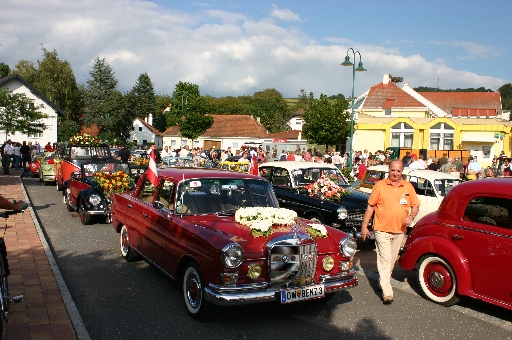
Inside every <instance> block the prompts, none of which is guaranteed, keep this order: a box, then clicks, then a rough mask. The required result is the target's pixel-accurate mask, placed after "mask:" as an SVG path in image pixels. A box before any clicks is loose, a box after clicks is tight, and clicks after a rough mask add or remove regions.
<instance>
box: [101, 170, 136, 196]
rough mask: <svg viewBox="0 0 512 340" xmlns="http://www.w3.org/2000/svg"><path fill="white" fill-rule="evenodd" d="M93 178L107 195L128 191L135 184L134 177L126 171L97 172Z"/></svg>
mask: <svg viewBox="0 0 512 340" xmlns="http://www.w3.org/2000/svg"><path fill="white" fill-rule="evenodd" d="M92 178H93V180H94V182H96V183H97V184H98V186H99V187H101V188H102V189H103V192H104V193H105V194H107V195H108V194H113V193H116V192H117V193H120V192H126V191H128V190H130V188H131V186H132V184H133V179H132V178H131V177H130V176H128V174H127V173H126V172H124V171H116V172H96V173H95V174H94V175H93V177H92Z"/></svg>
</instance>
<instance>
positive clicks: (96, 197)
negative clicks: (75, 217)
mask: <svg viewBox="0 0 512 340" xmlns="http://www.w3.org/2000/svg"><path fill="white" fill-rule="evenodd" d="M100 202H101V197H100V195H91V196H90V197H89V203H91V204H92V205H98V204H100Z"/></svg>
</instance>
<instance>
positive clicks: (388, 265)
mask: <svg viewBox="0 0 512 340" xmlns="http://www.w3.org/2000/svg"><path fill="white" fill-rule="evenodd" d="M404 238H405V234H392V233H386V232H384V231H375V245H376V246H377V270H378V271H379V277H380V278H379V283H380V287H381V288H382V296H383V297H386V296H393V288H392V287H391V273H392V272H393V267H394V266H395V261H396V258H397V257H398V252H399V251H400V247H401V246H402V242H403V240H404Z"/></svg>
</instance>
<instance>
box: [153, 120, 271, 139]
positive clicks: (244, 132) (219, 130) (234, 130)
mask: <svg viewBox="0 0 512 340" xmlns="http://www.w3.org/2000/svg"><path fill="white" fill-rule="evenodd" d="M212 117H213V124H212V126H211V127H210V128H209V129H208V130H206V132H205V133H203V134H202V135H201V137H252V138H263V137H266V136H267V134H268V131H267V129H265V127H264V126H263V125H261V123H258V122H257V121H256V120H255V119H254V118H253V117H252V116H249V115H212ZM179 133H180V130H179V128H178V127H177V126H171V127H170V128H168V129H167V130H165V131H164V133H163V135H164V136H178V135H179Z"/></svg>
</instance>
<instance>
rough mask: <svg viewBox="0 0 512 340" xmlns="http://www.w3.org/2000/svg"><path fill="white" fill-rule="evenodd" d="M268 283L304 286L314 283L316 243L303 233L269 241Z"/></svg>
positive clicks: (272, 284)
mask: <svg viewBox="0 0 512 340" xmlns="http://www.w3.org/2000/svg"><path fill="white" fill-rule="evenodd" d="M267 249H268V254H269V271H270V272H269V277H270V285H271V286H273V287H279V286H304V285H307V284H312V283H314V279H315V274H316V265H317V258H318V252H317V245H316V243H314V241H313V240H312V239H311V238H310V237H308V236H304V235H297V236H296V237H294V235H290V236H286V237H284V238H283V237H282V238H279V239H276V240H273V241H271V242H269V244H268V245H267Z"/></svg>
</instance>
